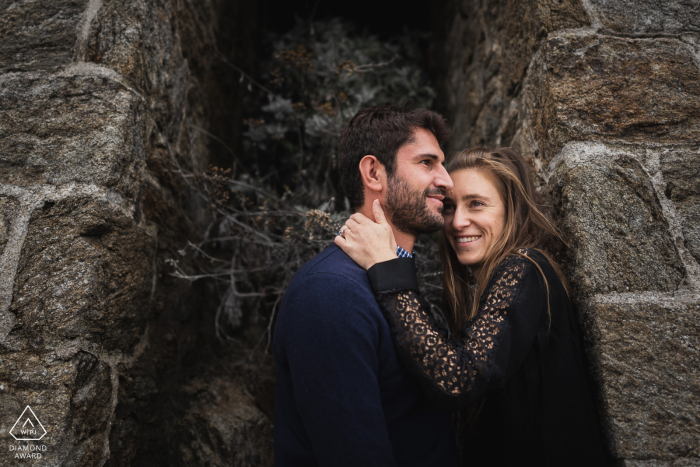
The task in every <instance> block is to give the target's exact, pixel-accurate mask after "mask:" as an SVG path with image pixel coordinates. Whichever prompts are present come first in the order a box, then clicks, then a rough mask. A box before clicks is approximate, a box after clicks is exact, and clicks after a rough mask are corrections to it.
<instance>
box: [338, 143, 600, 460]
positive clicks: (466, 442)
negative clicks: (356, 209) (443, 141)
mask: <svg viewBox="0 0 700 467" xmlns="http://www.w3.org/2000/svg"><path fill="white" fill-rule="evenodd" d="M447 170H448V172H449V173H450V176H451V177H452V181H453V182H454V188H453V189H452V190H450V192H448V194H447V197H446V199H445V204H444V210H443V216H444V218H445V228H444V231H443V238H442V240H443V241H442V245H441V255H442V260H443V265H444V277H443V281H444V298H445V303H446V305H447V315H448V321H449V323H450V327H451V331H452V332H451V333H450V330H448V329H444V328H441V327H440V325H439V324H438V323H437V322H436V321H435V320H434V319H433V318H432V317H431V316H430V315H429V314H427V313H426V312H425V310H424V308H423V306H422V305H421V302H420V300H419V295H418V291H417V288H416V285H415V284H417V280H416V279H415V277H411V275H410V271H411V270H412V267H413V266H412V263H411V262H410V261H407V260H405V259H395V260H391V261H385V262H379V261H382V260H383V259H384V258H387V255H388V254H391V253H393V252H391V251H388V250H389V249H391V247H388V246H386V245H390V244H391V241H390V240H391V239H387V238H384V239H381V237H382V235H383V236H384V237H386V236H387V235H389V236H390V235H391V230H390V229H386V228H383V227H382V226H380V225H379V224H375V223H373V222H370V221H368V219H367V218H365V217H364V216H362V215H361V214H354V215H353V216H352V217H351V218H350V219H349V220H348V222H347V224H346V227H347V226H349V227H350V228H349V230H347V231H346V232H345V239H346V240H345V241H344V242H342V244H341V246H342V248H343V250H344V251H345V252H346V253H347V254H348V255H350V256H351V257H352V258H353V259H354V260H355V261H356V262H357V263H358V264H360V265H361V266H363V267H364V268H365V269H369V271H368V276H369V278H370V281H371V282H372V286H373V288H374V291H375V293H376V296H377V301H378V302H379V304H380V306H381V308H382V311H383V312H384V314H385V316H386V318H387V319H388V321H389V323H390V325H391V328H392V333H393V336H394V340H395V345H396V347H397V350H398V354H399V356H400V357H401V358H402V361H403V362H404V364H405V365H406V367H407V368H408V370H409V372H410V373H411V374H412V375H414V376H415V377H416V378H417V381H418V382H419V384H420V385H421V387H423V388H424V390H425V391H426V392H427V394H428V396H429V398H430V399H431V401H432V402H433V403H434V405H435V406H436V407H438V408H439V409H442V410H450V411H457V410H461V411H460V416H459V420H460V431H459V442H460V446H461V450H462V455H463V459H464V464H465V465H469V466H481V465H484V466H487V465H488V466H511V465H519V466H522V465H547V466H562V465H567V466H573V465H581V466H598V465H605V464H606V463H607V462H606V458H605V454H604V449H603V444H602V440H601V436H600V428H599V425H598V422H597V420H596V416H595V407H594V405H593V402H592V398H591V393H590V390H589V387H588V384H587V380H586V376H585V372H584V363H583V360H582V352H581V339H580V336H579V333H578V330H577V327H576V323H575V316H574V313H573V309H572V305H571V301H570V300H569V296H568V295H569V292H568V286H567V282H566V279H565V277H564V275H563V274H562V272H561V270H560V269H559V268H558V267H557V266H556V263H555V262H554V261H553V260H552V259H551V258H550V257H549V256H548V255H547V254H546V253H544V252H543V251H541V250H540V249H539V247H540V245H541V243H542V241H543V239H544V237H545V235H546V234H550V235H553V236H555V237H557V238H558V234H557V232H556V230H555V229H554V228H553V227H552V226H551V224H550V223H549V222H548V221H547V219H546V218H545V216H543V215H542V213H541V212H540V211H539V210H538V209H537V206H536V204H535V203H534V201H533V195H534V189H533V185H532V182H531V178H530V176H529V171H528V168H527V165H526V163H525V161H524V160H523V158H522V157H521V156H520V155H519V154H517V153H516V152H515V151H513V150H512V149H507V148H506V149H498V150H489V149H485V148H476V149H471V150H468V151H464V152H462V153H460V154H458V155H457V156H455V157H454V158H453V159H452V160H451V161H450V162H449V164H448V166H447ZM381 217H383V216H380V218H381ZM384 227H385V226H384ZM377 239H380V240H379V241H377ZM387 240H389V241H387ZM375 263H377V264H375ZM468 270H471V274H472V276H473V277H474V279H475V282H476V287H475V289H474V292H472V291H471V290H470V286H469V285H468V284H469V272H468ZM407 273H408V274H407ZM388 275H389V276H391V277H392V278H394V279H396V280H392V281H386V280H383V279H382V278H386V277H387V276H388ZM401 277H407V279H404V280H400V279H398V278H401ZM387 282H391V283H393V284H394V285H393V286H392V287H393V288H392V289H389V290H382V286H381V284H382V283H387ZM397 284H400V285H398V286H397ZM451 336H454V337H451Z"/></svg>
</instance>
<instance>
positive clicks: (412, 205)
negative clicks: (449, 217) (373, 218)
mask: <svg viewBox="0 0 700 467" xmlns="http://www.w3.org/2000/svg"><path fill="white" fill-rule="evenodd" d="M442 194H444V193H443V192H442V191H441V190H440V189H438V188H435V187H430V188H427V189H426V190H425V191H423V192H419V191H413V190H411V187H410V185H409V184H408V183H407V182H406V181H405V180H403V179H401V178H399V176H398V175H393V176H391V177H389V186H388V190H387V199H386V208H387V211H389V213H390V215H391V223H392V224H393V225H394V227H396V229H398V230H399V231H401V232H404V233H407V234H410V235H414V236H417V235H418V234H420V233H428V232H435V231H436V230H440V229H441V228H442V227H443V226H444V225H445V220H444V219H443V218H442V215H441V214H440V213H435V212H433V211H431V210H430V208H429V207H428V203H427V196H428V195H442Z"/></svg>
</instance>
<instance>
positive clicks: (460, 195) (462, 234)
mask: <svg viewBox="0 0 700 467" xmlns="http://www.w3.org/2000/svg"><path fill="white" fill-rule="evenodd" d="M450 176H451V177H452V182H453V183H454V187H453V188H452V189H451V190H450V191H448V192H447V197H446V198H445V201H444V208H443V211H442V215H443V217H444V218H445V234H446V236H447V239H448V241H449V242H450V245H452V248H453V249H454V251H455V253H457V258H458V260H459V262H460V263H461V264H463V265H465V266H470V267H471V268H472V271H474V273H477V272H478V271H479V269H480V268H481V265H482V264H483V262H484V259H485V258H486V253H487V252H488V251H489V248H490V247H491V246H492V245H493V244H494V243H495V242H496V240H498V238H499V237H500V236H501V235H502V234H503V228H504V225H505V220H506V210H505V206H504V205H503V200H502V199H501V196H500V195H499V194H498V190H497V189H496V183H495V180H494V178H493V176H492V175H491V174H489V173H488V172H486V171H484V170H479V169H463V170H458V171H455V172H452V173H451V174H450Z"/></svg>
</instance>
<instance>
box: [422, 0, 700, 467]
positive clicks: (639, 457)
mask: <svg viewBox="0 0 700 467" xmlns="http://www.w3.org/2000/svg"><path fill="white" fill-rule="evenodd" d="M444 8H445V12H446V13H443V15H442V17H443V18H444V21H443V23H442V24H441V25H440V26H441V27H442V28H443V31H442V32H441V33H440V35H439V37H441V42H439V43H437V44H436V51H437V57H438V58H440V57H442V59H443V62H444V63H442V64H437V65H439V66H440V67H442V68H444V74H445V78H444V81H442V82H441V87H440V89H441V91H442V101H443V103H444V105H445V106H446V112H447V114H448V116H449V118H450V120H451V122H452V123H453V125H454V131H455V136H454V138H453V142H452V149H462V148H467V147H472V146H477V145H487V146H513V147H515V148H516V149H517V150H519V151H520V152H521V153H522V154H523V155H524V156H525V157H526V158H527V159H528V161H529V162H530V163H531V164H532V167H533V169H534V170H535V172H536V174H537V183H538V186H539V187H540V191H541V192H542V194H543V195H545V197H546V198H547V199H548V200H549V201H550V203H551V205H552V206H553V214H554V217H555V219H556V221H557V222H558V225H559V227H561V229H562V230H563V233H564V234H565V237H566V239H567V242H568V245H569V247H568V248H567V249H566V251H565V252H564V253H563V256H562V259H563V261H564V262H565V264H566V266H567V270H568V273H569V277H570V279H571V281H572V283H573V286H574V288H575V299H576V302H577V305H578V308H579V310H580V313H581V321H582V325H583V327H584V333H585V335H586V340H587V352H588V355H589V358H590V360H591V365H592V372H593V375H594V377H595V380H596V382H597V384H598V386H599V387H598V395H599V398H600V410H601V418H602V421H603V425H604V430H605V434H606V438H607V442H608V446H609V448H610V452H611V454H612V456H613V457H614V458H615V459H617V462H619V464H620V465H625V466H670V465H674V466H675V465H700V266H699V265H698V262H699V261H700V10H699V9H698V4H697V2H695V1H684V0H673V1H666V0H664V1H661V0H534V1H530V2H525V1H514V0H503V1H496V0H483V1H479V0H463V1H461V2H459V1H448V2H446V5H445V7H444Z"/></svg>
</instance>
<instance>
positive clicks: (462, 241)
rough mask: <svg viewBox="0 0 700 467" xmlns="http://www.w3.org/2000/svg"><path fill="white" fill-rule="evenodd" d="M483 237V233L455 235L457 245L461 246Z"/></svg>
mask: <svg viewBox="0 0 700 467" xmlns="http://www.w3.org/2000/svg"><path fill="white" fill-rule="evenodd" d="M480 238H481V235H474V236H469V237H459V236H457V237H455V241H456V242H457V245H459V246H465V245H471V244H473V243H474V242H475V241H477V240H479V239H480Z"/></svg>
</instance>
